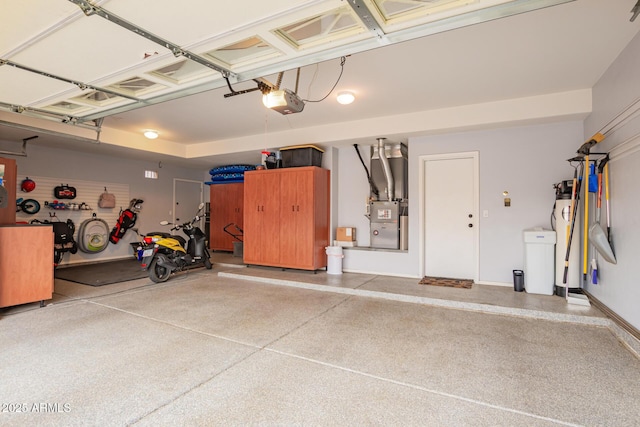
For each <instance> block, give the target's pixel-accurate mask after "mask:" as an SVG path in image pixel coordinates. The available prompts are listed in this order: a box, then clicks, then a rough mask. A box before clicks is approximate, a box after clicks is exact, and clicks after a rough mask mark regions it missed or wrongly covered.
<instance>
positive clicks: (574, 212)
mask: <svg viewBox="0 0 640 427" xmlns="http://www.w3.org/2000/svg"><path fill="white" fill-rule="evenodd" d="M572 160H573V159H572ZM575 160H580V161H582V158H580V159H575ZM576 171H577V168H576ZM583 175H584V164H583V163H581V164H580V174H579V175H578V179H577V183H576V184H575V185H574V186H573V194H572V196H571V197H572V203H571V214H570V217H569V222H570V224H571V228H570V230H569V239H568V241H567V251H566V253H565V257H564V274H563V276H562V283H563V284H566V283H567V277H568V275H569V256H570V255H571V242H572V241H573V234H574V230H575V226H576V217H577V216H578V203H579V200H580V188H581V186H582V181H583ZM568 295H569V292H568V291H565V296H568Z"/></svg>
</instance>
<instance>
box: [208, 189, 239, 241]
mask: <svg viewBox="0 0 640 427" xmlns="http://www.w3.org/2000/svg"><path fill="white" fill-rule="evenodd" d="M243 197H244V184H243V183H241V182H236V183H229V184H211V185H210V186H209V201H210V203H209V206H210V213H209V249H213V250H221V251H233V242H234V241H235V239H234V238H233V237H232V236H231V235H230V234H228V233H226V232H225V231H224V228H225V227H226V226H227V225H228V224H236V225H237V226H238V227H240V229H242V228H243V221H244V209H243V204H244V200H243ZM228 230H229V231H230V232H232V233H233V234H238V232H237V230H236V228H235V227H233V226H231V227H229V228H228Z"/></svg>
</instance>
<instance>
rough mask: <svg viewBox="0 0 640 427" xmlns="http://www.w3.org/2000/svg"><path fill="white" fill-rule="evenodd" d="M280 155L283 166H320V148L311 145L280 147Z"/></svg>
mask: <svg viewBox="0 0 640 427" xmlns="http://www.w3.org/2000/svg"><path fill="white" fill-rule="evenodd" d="M280 155H281V157H282V167H283V168H295V167H301V166H318V167H321V166H322V150H320V149H319V148H318V147H315V146H313V145H301V146H297V147H285V148H281V149H280Z"/></svg>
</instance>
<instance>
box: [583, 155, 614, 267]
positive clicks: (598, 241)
mask: <svg viewBox="0 0 640 427" xmlns="http://www.w3.org/2000/svg"><path fill="white" fill-rule="evenodd" d="M608 161H609V157H608V156H607V157H605V158H604V159H602V160H601V161H600V165H599V166H598V200H597V203H596V220H595V222H594V223H593V225H592V226H591V227H590V228H589V242H591V244H592V245H593V246H594V247H595V248H596V250H597V251H598V253H599V254H600V255H602V257H603V258H604V259H605V260H607V261H608V262H610V263H612V264H616V263H617V261H616V256H615V255H614V253H613V250H612V249H611V245H610V244H609V238H608V237H607V234H606V233H605V232H604V230H603V229H602V226H601V225H600V208H601V206H602V171H603V169H604V167H605V166H606V164H607V162H608Z"/></svg>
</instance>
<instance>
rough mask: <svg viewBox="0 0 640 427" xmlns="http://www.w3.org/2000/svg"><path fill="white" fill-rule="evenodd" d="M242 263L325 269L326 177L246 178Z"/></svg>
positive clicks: (269, 174)
mask: <svg viewBox="0 0 640 427" xmlns="http://www.w3.org/2000/svg"><path fill="white" fill-rule="evenodd" d="M244 204H245V216H244V262H245V263H247V264H257V265H269V266H274V267H283V268H297V269H302V270H317V269H319V268H323V267H326V266H327V256H326V250H325V248H326V246H328V245H329V171H328V170H326V169H321V168H318V167H313V166H309V167H299V168H285V169H271V170H262V171H251V172H246V173H245V193H244Z"/></svg>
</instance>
